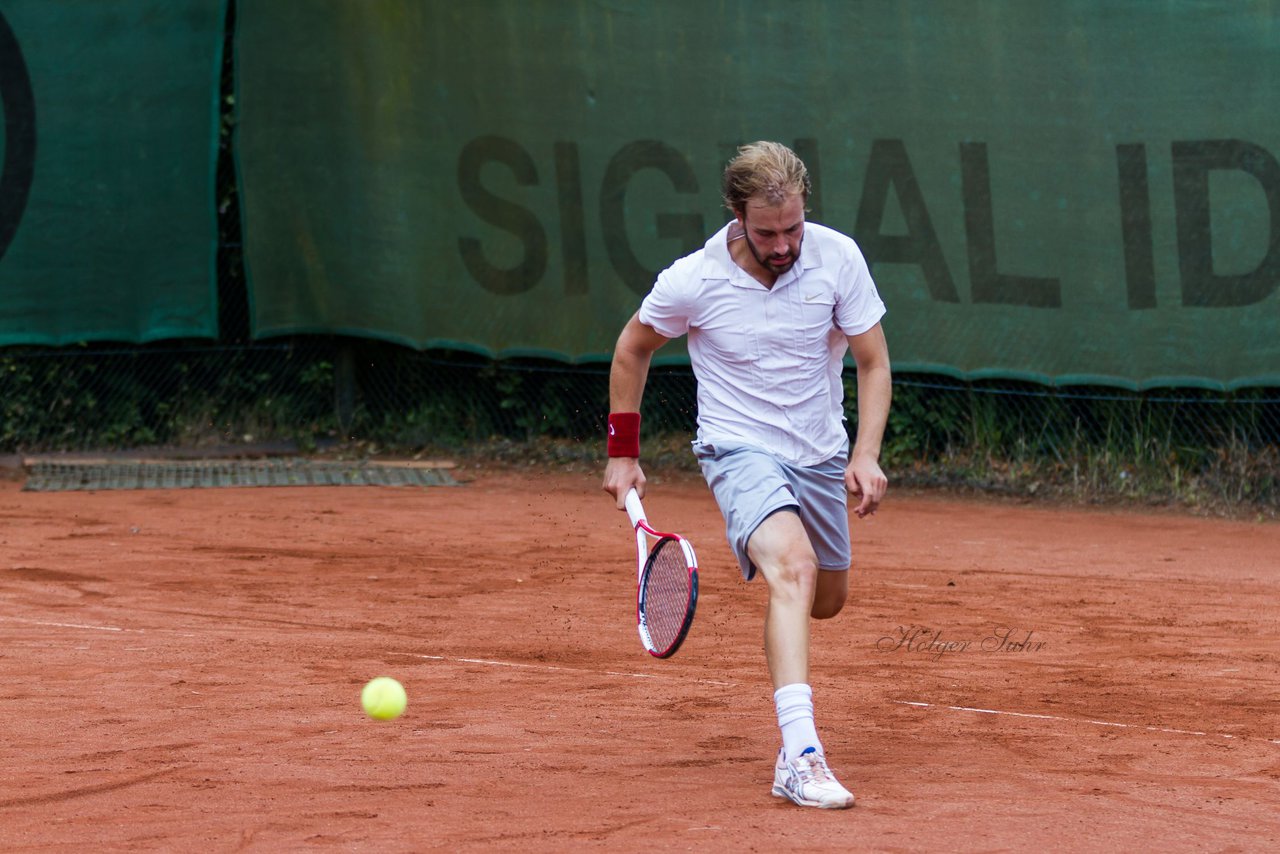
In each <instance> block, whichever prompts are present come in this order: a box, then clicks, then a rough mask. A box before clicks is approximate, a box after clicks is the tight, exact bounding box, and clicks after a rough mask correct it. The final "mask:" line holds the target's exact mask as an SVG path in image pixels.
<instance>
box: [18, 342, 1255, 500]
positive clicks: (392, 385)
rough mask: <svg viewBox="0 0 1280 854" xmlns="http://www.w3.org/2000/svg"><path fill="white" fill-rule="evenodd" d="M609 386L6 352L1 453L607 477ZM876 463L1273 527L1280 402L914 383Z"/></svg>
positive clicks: (905, 391) (687, 430) (658, 463)
mask: <svg viewBox="0 0 1280 854" xmlns="http://www.w3.org/2000/svg"><path fill="white" fill-rule="evenodd" d="M851 385H852V383H851V381H850V388H849V389H848V390H849V396H850V404H849V411H850V412H851V413H853V412H855V411H856V404H855V403H854V401H853V399H852V398H853V388H852V387H851ZM607 387H608V374H607V368H606V367H605V366H601V365H594V366H571V365H565V364H563V363H557V362H551V361H541V362H540V361H535V360H522V361H520V362H497V361H493V360H490V359H486V358H484V357H482V356H478V355H474V354H468V353H459V352H443V351H438V352H430V353H417V352H412V351H408V350H405V349H404V348H398V347H394V346H392V345H388V344H379V343H375V342H362V341H359V342H353V341H350V340H335V339H314V340H308V339H297V340H293V341H290V342H287V343H284V344H280V345H273V346H259V347H253V348H238V349H237V348H226V349H221V350H211V349H209V348H207V347H205V348H203V349H201V348H200V347H198V346H193V347H191V348H190V349H183V348H180V347H168V348H164V349H160V348H157V349H149V348H133V349H129V350H105V349H104V350H98V351H93V350H88V349H76V348H67V349H62V350H58V351H37V350H26V351H5V352H3V353H0V454H4V453H26V452H37V451H58V450H79V451H82V450H112V449H116V450H118V449H127V448H133V447H139V446H168V447H184V448H200V447H209V446H218V447H226V446H236V445H249V444H254V443H264V442H273V441H274V442H280V441H284V442H289V443H291V444H292V445H293V446H295V447H297V448H299V449H301V450H302V451H303V452H318V451H321V450H323V451H324V452H325V453H338V454H344V455H364V456H377V455H388V456H389V455H396V456H413V455H424V454H430V455H448V456H451V457H454V458H461V459H467V458H474V459H482V458H484V459H491V460H496V461H501V462H507V463H526V462H527V463H530V464H549V465H573V466H583V467H591V466H598V467H602V466H603V465H604V457H603V441H602V438H601V437H602V436H603V433H604V417H605V413H606V412H607V410H608V394H607ZM695 394H696V391H695V387H694V383H693V379H692V377H691V376H690V375H689V372H688V370H687V369H674V368H673V369H655V371H654V372H653V374H652V376H651V378H650V381H649V384H648V389H647V392H646V397H645V411H644V423H645V427H644V434H645V440H644V444H645V456H646V464H647V466H648V467H649V468H650V469H651V470H654V471H657V470H662V469H671V470H688V471H694V470H696V465H695V463H694V461H693V457H692V454H691V453H690V451H689V448H688V444H689V439H690V436H691V433H692V430H693V425H694V419H695V412H696V403H695ZM881 456H882V464H883V466H884V468H885V470H886V472H887V473H888V474H889V475H890V478H891V481H892V482H893V483H894V484H896V485H898V486H905V487H913V488H920V489H945V490H948V491H960V492H965V493H980V494H985V495H1000V496H1013V497H1018V498H1020V499H1024V500H1038V501H1047V502H1069V503H1089V504H1099V503H1102V504H1123V505H1131V506H1165V507H1173V508H1179V509H1182V510H1187V511H1191V512H1197V513H1204V514H1213V515H1222V516H1232V517H1237V518H1259V517H1261V518H1276V517H1277V516H1280V392H1277V390H1274V389H1249V390H1244V391H1239V392H1235V393H1231V394H1223V393H1218V392H1208V391H1200V390H1194V389H1176V390H1171V389H1163V390H1159V391H1156V392H1146V393H1129V392H1123V391H1117V390H1115V389H1101V388H1086V389H1080V388H1076V389H1056V388H1046V387H1044V386H1036V385H1032V384H1027V383H1016V382H1011V381H1001V382H986V383H964V382H961V381H955V380H950V379H946V378H939V377H931V376H906V375H900V376H899V377H897V378H896V385H895V397H894V406H893V410H892V414H891V416H890V421H889V426H888V429H887V430H886V434H885V440H884V446H883V451H882V455H881Z"/></svg>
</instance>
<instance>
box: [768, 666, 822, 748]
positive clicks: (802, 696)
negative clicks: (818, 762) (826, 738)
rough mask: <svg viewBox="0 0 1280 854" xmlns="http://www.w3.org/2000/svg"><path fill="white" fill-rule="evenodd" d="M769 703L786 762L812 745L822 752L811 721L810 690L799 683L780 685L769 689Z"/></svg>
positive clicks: (811, 697) (811, 702)
mask: <svg viewBox="0 0 1280 854" xmlns="http://www.w3.org/2000/svg"><path fill="white" fill-rule="evenodd" d="M773 705H774V708H775V709H777V711H778V728H779V729H781V730H782V752H783V754H784V755H785V757H786V759H787V761H788V762H790V761H791V760H792V759H795V758H796V757H797V756H799V755H800V754H801V753H804V752H805V750H806V749H808V748H810V747H812V748H813V749H815V750H817V751H818V752H819V753H821V752H822V742H820V741H818V730H817V727H815V726H814V723H813V689H812V688H810V687H809V686H808V685H806V684H804V683H803V682H797V683H795V684H793V685H783V686H782V687H781V688H779V689H778V690H777V691H774V692H773Z"/></svg>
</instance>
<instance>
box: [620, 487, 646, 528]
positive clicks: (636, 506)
mask: <svg viewBox="0 0 1280 854" xmlns="http://www.w3.org/2000/svg"><path fill="white" fill-rule="evenodd" d="M623 501H624V503H625V504H626V505H627V515H628V516H630V517H631V527H633V528H634V527H636V526H637V525H639V524H640V523H641V522H644V521H646V520H645V518H644V507H643V505H641V504H640V493H638V492H636V491H635V489H634V488H632V489H628V490H627V497H626V498H624V499H623Z"/></svg>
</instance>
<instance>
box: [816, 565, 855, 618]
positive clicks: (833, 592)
mask: <svg viewBox="0 0 1280 854" xmlns="http://www.w3.org/2000/svg"><path fill="white" fill-rule="evenodd" d="M848 598H849V573H847V572H824V571H822V570H818V584H817V587H816V589H815V590H814V594H813V607H812V608H811V609H809V616H811V617H813V618H814V619H815V620H829V619H831V618H832V617H834V616H835V615H836V614H839V613H840V611H841V610H842V609H843V608H844V603H845V600H847V599H848Z"/></svg>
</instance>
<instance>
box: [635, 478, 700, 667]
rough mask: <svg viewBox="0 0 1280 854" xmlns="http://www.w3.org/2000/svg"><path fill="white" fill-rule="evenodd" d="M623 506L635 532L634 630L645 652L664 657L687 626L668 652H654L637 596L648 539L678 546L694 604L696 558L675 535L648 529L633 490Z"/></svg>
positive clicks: (690, 547) (669, 652) (681, 638)
mask: <svg viewBox="0 0 1280 854" xmlns="http://www.w3.org/2000/svg"><path fill="white" fill-rule="evenodd" d="M623 503H624V504H625V505H626V508H627V515H628V516H630V517H631V527H632V528H634V529H635V532H636V628H637V629H638V630H639V632H640V642H641V643H642V644H644V648H645V650H646V651H647V652H648V653H649V654H650V655H652V656H653V657H654V658H667V657H668V656H670V655H672V654H673V653H674V652H675V651H676V650H677V649H679V647H680V644H681V643H683V642H684V636H685V634H686V633H687V632H688V626H686V627H685V630H684V631H683V632H681V633H680V636H679V637H678V638H677V639H676V641H675V643H673V644H672V645H671V647H670V648H669V649H665V650H660V649H656V648H655V645H654V643H653V638H652V637H650V636H649V627H648V626H647V625H646V624H645V618H644V611H643V610H642V609H641V607H640V604H641V601H640V600H641V596H642V595H643V594H644V589H643V587H641V582H643V581H644V567H645V564H646V563H647V562H648V560H649V537H654V538H656V539H659V540H661V539H663V538H667V537H669V538H671V539H672V540H675V542H676V544H677V545H679V546H680V550H681V551H683V552H684V559H685V563H687V564H688V565H689V575H691V576H692V577H693V581H692V584H691V589H692V590H693V598H694V600H695V602H696V600H697V595H698V593H697V591H698V582H697V576H698V558H697V555H695V554H694V551H693V545H692V544H691V543H690V542H689V541H688V540H686V539H685V538H684V537H682V536H680V535H679V534H673V533H669V532H667V531H658V530H655V529H654V528H651V527H649V521H648V519H647V518H646V517H645V513H644V505H642V504H641V503H640V494H639V493H638V492H636V491H635V489H634V488H633V489H629V490H627V494H626V497H625V498H624V499H623Z"/></svg>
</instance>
